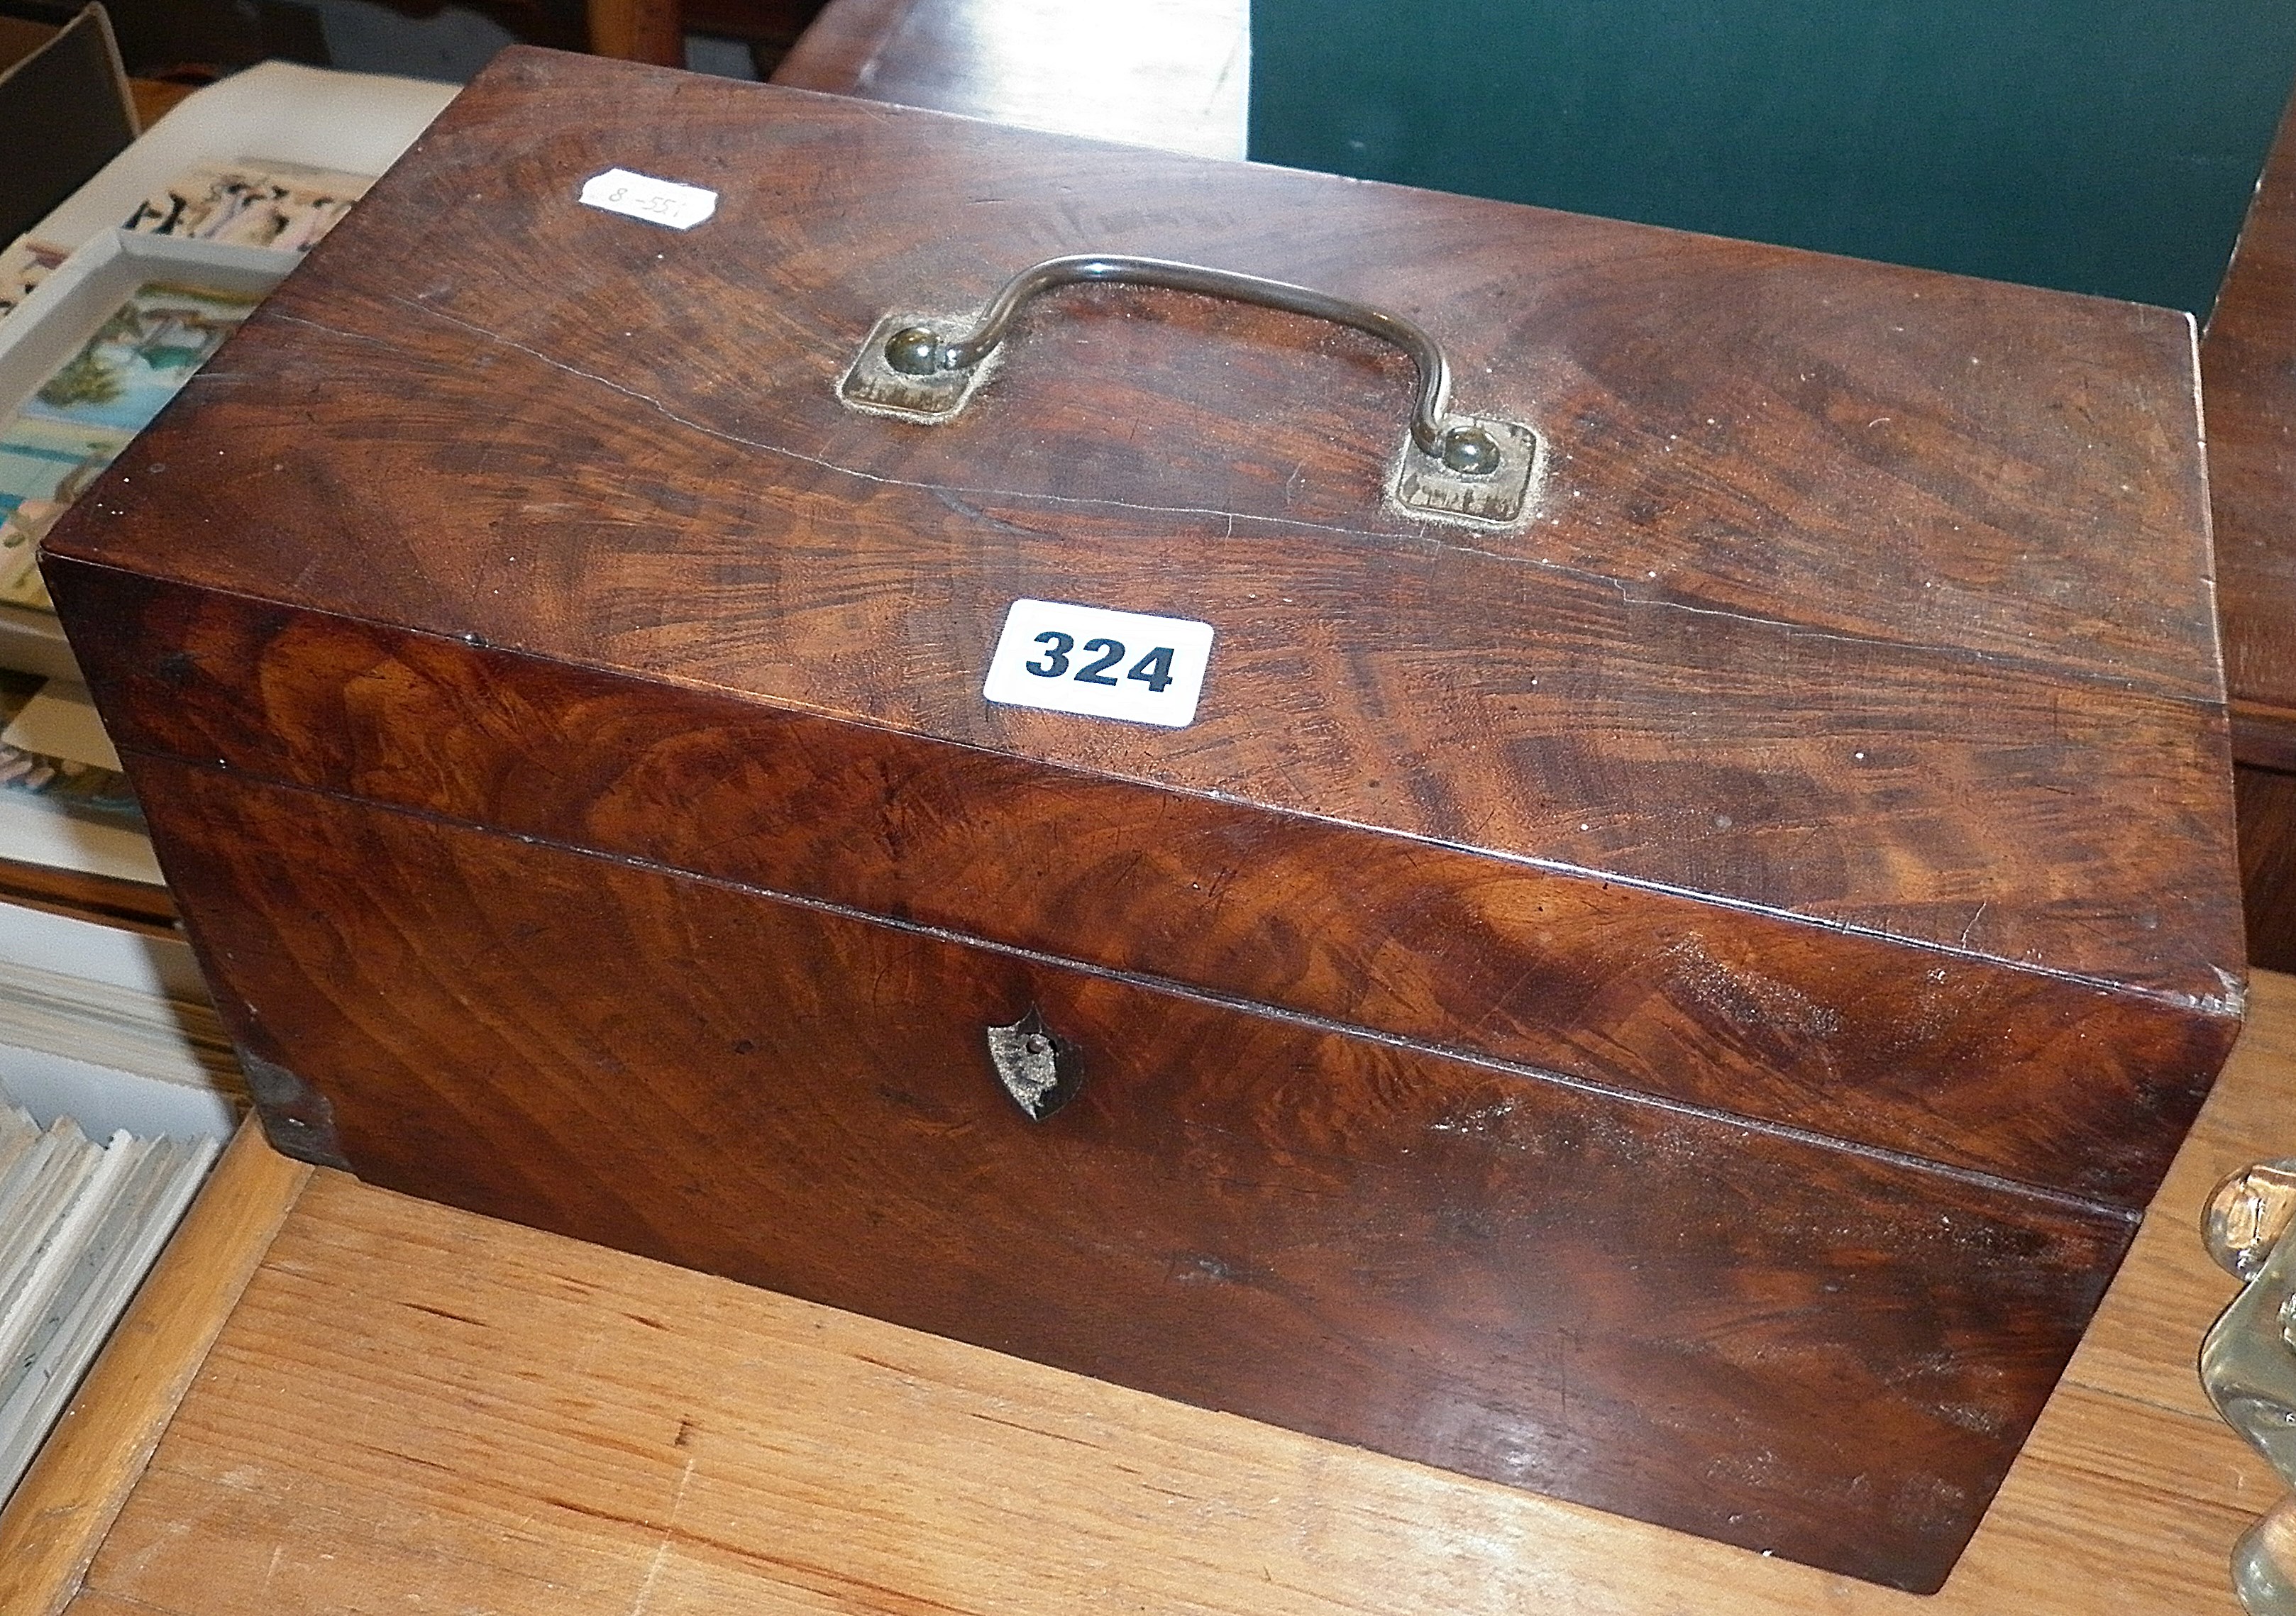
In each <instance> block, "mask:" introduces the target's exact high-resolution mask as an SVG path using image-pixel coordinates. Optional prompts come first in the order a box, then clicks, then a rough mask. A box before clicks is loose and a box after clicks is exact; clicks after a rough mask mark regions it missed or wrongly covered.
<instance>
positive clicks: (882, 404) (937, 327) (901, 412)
mask: <svg viewBox="0 0 2296 1616" xmlns="http://www.w3.org/2000/svg"><path fill="white" fill-rule="evenodd" d="M965 324H966V322H964V321H959V320H946V319H939V318H935V317H934V316H930V315H905V314H898V313H897V314H890V315H887V316H885V317H884V318H883V319H881V320H880V321H878V322H877V324H876V326H875V327H874V328H873V330H872V331H871V332H869V340H867V341H865V342H864V343H863V344H862V345H861V351H860V352H859V353H857V354H856V355H854V356H853V363H852V364H850V365H847V366H846V367H845V373H844V375H842V376H840V377H839V378H838V381H837V396H838V397H839V398H841V399H843V400H844V401H845V403H846V404H847V405H848V406H850V407H852V408H854V409H857V410H860V411H862V412H863V413H865V414H871V415H890V416H892V417H893V418H894V419H896V420H898V421H915V422H922V423H924V424H926V425H929V426H930V425H934V424H937V423H939V422H943V421H947V420H951V419H953V418H954V417H955V414H956V413H957V412H958V411H959V410H961V409H963V408H964V406H965V401H966V400H967V399H969V398H972V395H973V394H974V392H975V391H977V390H979V389H980V384H981V383H982V382H983V381H987V380H988V373H989V372H991V371H992V370H994V369H996V361H997V360H998V359H999V358H1001V357H1003V356H1002V355H1000V354H991V355H990V356H989V357H988V358H986V359H983V360H982V361H981V362H980V364H978V365H972V366H970V367H968V368H966V369H964V370H945V371H940V372H937V373H934V374H932V375H930V376H912V375H908V374H906V373H903V372H900V371H897V370H895V369H894V368H893V367H892V366H891V365H889V364H888V363H886V360H885V344H886V343H887V342H889V341H890V340H892V336H893V333H894V332H897V331H906V330H907V329H908V328H909V327H911V326H913V325H922V326H923V327H924V328H925V329H926V330H928V331H931V332H933V333H934V334H935V335H937V336H939V338H940V339H941V340H942V341H944V342H953V341H955V340H956V339H957V338H958V337H959V336H961V335H963V334H964V329H965Z"/></svg>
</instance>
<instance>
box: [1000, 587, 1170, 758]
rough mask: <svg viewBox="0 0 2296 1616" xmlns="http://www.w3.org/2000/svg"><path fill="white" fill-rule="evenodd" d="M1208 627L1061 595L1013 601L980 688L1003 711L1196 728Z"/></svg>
mask: <svg viewBox="0 0 2296 1616" xmlns="http://www.w3.org/2000/svg"><path fill="white" fill-rule="evenodd" d="M1211 655H1212V626H1211V625H1210V623H1199V622H1195V621H1193V620H1192V619H1188V618H1183V617H1147V616H1144V615H1143V614H1142V613H1140V612H1137V611H1104V610H1103V609H1102V608H1100V607H1098V606H1072V605H1067V604H1063V603H1061V602H1059V601H1028V600H1021V601H1014V602H1013V607H1012V610H1011V611H1007V612H1006V613H1005V632H1004V633H1003V634H1002V635H1000V636H997V640H996V652H995V653H994V654H993V655H991V656H990V657H989V659H988V683H987V684H985V685H982V686H981V691H980V693H981V694H982V695H984V696H986V697H987V698H988V700H990V701H1001V702H1003V703H1004V704H1005V706H1007V707H1041V708H1045V709H1046V710H1050V711H1053V712H1073V713H1083V714H1086V715H1087V716H1088V717H1091V718H1123V719H1126V720H1128V721H1129V722H1131V723H1134V724H1161V725H1165V726H1169V727H1170V728H1173V729H1177V728H1179V727H1181V726H1184V725H1187V724H1193V722H1195V718H1196V698H1197V697H1198V696H1199V695H1201V693H1202V692H1203V687H1204V669H1206V668H1207V667H1208V666H1209V665H1210V662H1211Z"/></svg>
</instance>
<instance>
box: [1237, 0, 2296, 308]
mask: <svg viewBox="0 0 2296 1616" xmlns="http://www.w3.org/2000/svg"><path fill="white" fill-rule="evenodd" d="M1252 55H1253V60H1252V89H1251V155H1252V156H1253V157H1254V158H1257V159H1259V160H1262V161H1267V162H1277V163H1284V164H1289V165H1292V166H1294V167H1300V168H1320V169H1325V170H1328V171H1331V172H1334V173H1341V174H1353V175H1358V176H1364V177H1365V178H1373V179H1390V180H1399V181H1402V182H1404V183H1406V184H1408V185H1426V186H1431V187H1434V188H1437V189H1440V190H1447V191H1462V192H1467V193H1472V194H1475V195H1480V196H1497V197H1505V198H1507V199H1510V200H1513V201H1527V202H1538V203H1542V204H1544V205H1546V206H1549V207H1555V208H1567V209H1573V210H1576V211H1579V212H1582V213H1599V214H1607V215H1610V216H1611V217H1619V218H1631V219H1641V220H1644V221H1647V222H1651V223H1654V224H1663V225H1674V226H1680V227H1683V228H1685V229H1691V230H1707V231H1713V232H1716V233H1718V234H1724V235H1735V236H1747V237H1751V238H1754V239H1756V240H1760V241H1769V242H1788V243H1791V244H1792V245H1794V246H1800V247H1813V248H1817V249H1821V250H1827V251H1833V252H1846V253H1851V254H1855V255H1857V256H1858V257H1862V258H1883V259H1888V260H1890V261H1893V262H1897V263H1904V264H1919V265H1924V266H1928V267H1932V268H1939V269H1952V270H1958V271H1960V272H1962V273H1964V274H1969V275H1991V276H1995V277H1997V278H2000V279H2005V280H2013V281H2026V282H2030V283H2035V284H2038V285H2044V286H2055V287H2062V288H2064V289H2066V290H2069V291H2090V292H2098V293H2102V294H2104V295H2106V296H2111V297H2120V298H2133V299H2138V300H2141V301H2144V302H2148V303H2161V304H2166V305H2169V307H2171V308H2188V309H2193V310H2194V311H2196V312H2202V313H2205V312H2206V310H2207V308H2208V307H2209V305H2210V301H2211V300H2212V299H2214V297H2215V295H2216V287H2217V283H2218V281H2219V280H2220V279H2221V278H2222V276H2223V274H2224V267H2225V264H2226V260H2227V259H2228V258H2230V257H2231V253H2232V247H2233V242H2234V240H2235V236H2236V235H2237V234H2238V232H2239V229H2240V220H2241V216H2242V213H2243V210H2244V209H2245V208H2246V207H2247V203H2248V197H2249V193H2250V191H2251V187H2252V186H2253V185H2254V184H2255V180H2256V175H2257V171H2258V170H2259V168H2261V167H2262V165H2263V160H2264V154H2265V152H2266V149H2267V147H2268V146H2269V145H2270V144H2271V137H2272V131H2273V127H2274V125H2275V123H2276V119H2278V117H2279V113H2280V109H2281V106H2282V103H2284V101H2285V99H2286V97H2287V95H2288V90H2289V83H2290V80H2291V78H2292V76H2296V0H2154V3H2153V4H2136V3H2131V0H1991V3H1985V0H1809V3H1807V4H1790V3H1788V0H1482V3H1481V4H1472V5H1463V4H1432V3H1431V0H1252Z"/></svg>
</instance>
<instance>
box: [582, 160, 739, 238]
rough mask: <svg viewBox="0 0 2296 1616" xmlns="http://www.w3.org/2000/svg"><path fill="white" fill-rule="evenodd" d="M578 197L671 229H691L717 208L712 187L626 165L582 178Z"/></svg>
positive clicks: (608, 210) (595, 204) (586, 202)
mask: <svg viewBox="0 0 2296 1616" xmlns="http://www.w3.org/2000/svg"><path fill="white" fill-rule="evenodd" d="M582 201H583V203H584V204H585V205H586V206H587V207H592V208H603V209H605V210H606V211H607V212H609V213H627V215H629V216H630V217H632V218H634V219H644V220H646V221H647V222H648V223H650V224H655V225H667V226H669V227H670V228H671V229H672V230H691V229H693V227H694V226H696V225H698V224H700V223H701V221H702V220H703V219H706V218H708V217H709V216H710V215H711V214H713V213H715V212H717V193H716V192H715V191H704V190H703V189H702V188H701V186H699V185H679V184H677V183H676V181H675V180H667V179H654V178H652V177H650V176H646V175H644V174H633V173H631V172H630V171H629V170H628V169H627V168H609V169H607V170H606V171H605V172H604V173H603V174H600V175H596V176H593V177H591V178H589V179H587V180H585V181H584V182H583V183H582Z"/></svg>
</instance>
